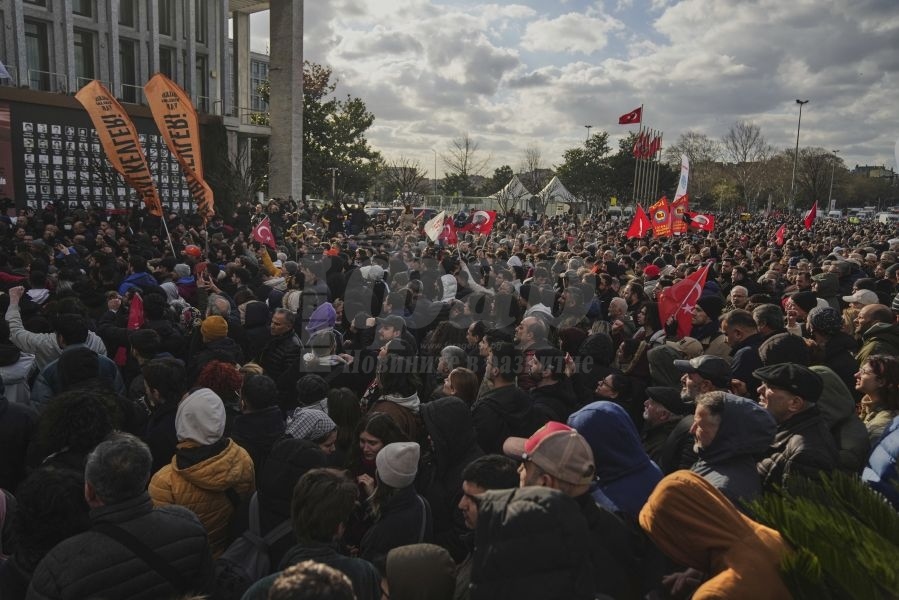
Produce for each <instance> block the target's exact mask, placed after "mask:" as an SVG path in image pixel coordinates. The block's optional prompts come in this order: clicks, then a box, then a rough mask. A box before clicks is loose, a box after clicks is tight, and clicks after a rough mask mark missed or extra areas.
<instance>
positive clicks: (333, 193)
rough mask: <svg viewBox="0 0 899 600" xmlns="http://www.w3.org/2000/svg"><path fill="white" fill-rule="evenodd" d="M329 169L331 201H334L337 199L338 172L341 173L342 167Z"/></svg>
mask: <svg viewBox="0 0 899 600" xmlns="http://www.w3.org/2000/svg"><path fill="white" fill-rule="evenodd" d="M328 171H331V201H332V202H334V201H336V200H337V174H338V173H340V169H338V168H337V167H328Z"/></svg>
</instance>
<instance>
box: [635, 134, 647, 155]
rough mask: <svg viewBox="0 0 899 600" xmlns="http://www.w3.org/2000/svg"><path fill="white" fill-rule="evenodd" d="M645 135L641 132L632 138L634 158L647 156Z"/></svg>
mask: <svg viewBox="0 0 899 600" xmlns="http://www.w3.org/2000/svg"><path fill="white" fill-rule="evenodd" d="M646 141H647V135H646V134H645V133H643V132H641V133H640V135H638V136H637V139H635V140H634V158H647V157H648V155H647V154H646V152H647V150H648V148H647V145H646Z"/></svg>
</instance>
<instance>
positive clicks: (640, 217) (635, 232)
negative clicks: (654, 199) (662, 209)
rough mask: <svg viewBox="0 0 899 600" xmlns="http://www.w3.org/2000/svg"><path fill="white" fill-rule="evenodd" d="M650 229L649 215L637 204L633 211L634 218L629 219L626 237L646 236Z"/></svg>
mask: <svg viewBox="0 0 899 600" xmlns="http://www.w3.org/2000/svg"><path fill="white" fill-rule="evenodd" d="M651 229H652V224H651V223H650V222H649V217H647V216H646V212H645V211H644V210H643V207H642V206H640V205H639V204H638V205H637V210H636V212H634V220H633V221H631V226H630V228H629V229H628V230H627V238H628V239H631V238H642V237H646V235H647V234H648V233H649V232H650V230H651Z"/></svg>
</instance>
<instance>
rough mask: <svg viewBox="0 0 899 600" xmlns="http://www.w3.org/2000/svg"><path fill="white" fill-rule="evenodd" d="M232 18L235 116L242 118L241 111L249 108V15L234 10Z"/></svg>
mask: <svg viewBox="0 0 899 600" xmlns="http://www.w3.org/2000/svg"><path fill="white" fill-rule="evenodd" d="M231 19H232V28H231V31H232V35H233V38H232V44H233V45H232V48H231V52H232V61H233V66H234V73H233V75H232V82H233V83H232V85H233V86H234V88H233V89H234V105H235V106H234V108H235V111H234V113H232V114H234V115H235V116H237V117H239V118H241V119H242V118H243V111H245V110H247V109H249V108H250V15H249V14H247V13H242V12H236V13H233V14H232V15H231Z"/></svg>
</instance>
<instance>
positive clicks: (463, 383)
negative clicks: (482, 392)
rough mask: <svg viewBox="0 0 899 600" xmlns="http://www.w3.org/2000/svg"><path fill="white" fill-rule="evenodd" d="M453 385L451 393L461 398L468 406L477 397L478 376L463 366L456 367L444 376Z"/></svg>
mask: <svg viewBox="0 0 899 600" xmlns="http://www.w3.org/2000/svg"><path fill="white" fill-rule="evenodd" d="M446 377H447V379H449V380H450V384H451V385H452V386H453V394H454V395H455V396H456V397H457V398H461V399H462V400H464V401H465V403H466V404H468V406H471V405H473V404H474V402H475V400H477V399H478V387H479V384H478V376H477V375H475V373H474V371H472V370H470V369H466V368H465V367H456V368H455V369H453V370H452V371H450V373H449V375H447V376H446Z"/></svg>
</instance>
